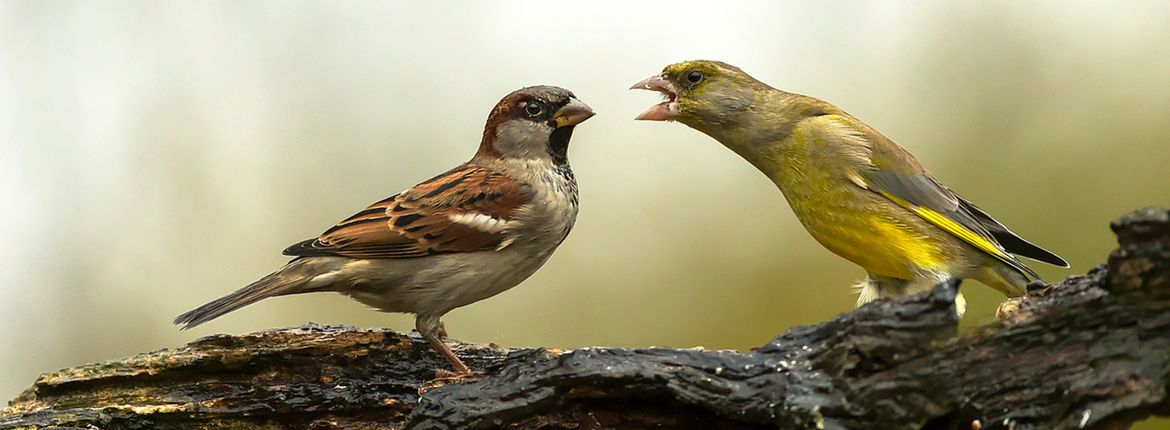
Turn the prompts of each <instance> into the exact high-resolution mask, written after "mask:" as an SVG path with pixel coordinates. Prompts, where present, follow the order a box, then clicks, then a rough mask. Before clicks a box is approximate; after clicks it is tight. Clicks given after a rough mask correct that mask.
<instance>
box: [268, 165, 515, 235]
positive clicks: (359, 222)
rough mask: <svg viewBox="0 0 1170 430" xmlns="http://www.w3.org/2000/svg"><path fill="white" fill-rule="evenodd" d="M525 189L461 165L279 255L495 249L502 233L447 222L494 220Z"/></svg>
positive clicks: (503, 216) (505, 213) (512, 205)
mask: <svg viewBox="0 0 1170 430" xmlns="http://www.w3.org/2000/svg"><path fill="white" fill-rule="evenodd" d="M527 194H528V193H527V192H526V191H525V187H523V186H522V185H521V184H519V183H517V182H516V181H514V180H512V179H510V178H508V177H506V176H503V175H501V174H498V173H494V172H491V171H488V170H486V169H484V168H482V167H479V166H476V165H473V164H465V165H462V166H460V167H457V168H455V169H452V170H450V171H448V172H446V173H443V174H441V175H438V176H436V177H434V178H431V179H429V180H427V181H426V182H423V183H421V184H418V185H416V186H415V187H413V188H411V189H410V190H407V191H404V192H402V193H401V194H397V195H394V196H391V197H389V198H387V199H385V200H382V201H379V202H377V203H374V204H372V205H370V206H369V207H367V208H366V209H365V210H362V211H361V212H358V213H357V214H355V215H354V216H351V217H349V218H347V219H345V220H344V221H341V222H340V223H338V224H337V225H335V226H334V227H332V228H330V229H329V230H326V231H325V232H324V233H322V234H321V236H319V237H317V238H316V239H309V240H306V241H302V242H300V243H297V244H295V245H293V246H290V247H288V249H285V251H284V253H285V255H294V256H311V255H335V256H343V257H350V258H411V257H422V256H427V255H432V254H443V253H453V252H472V251H482V250H490V249H496V248H497V247H499V246H500V244H501V243H504V241H505V240H506V239H507V233H506V232H503V231H484V230H481V229H477V228H475V227H473V226H469V225H465V224H461V223H457V222H454V221H452V219H451V217H452V216H453V215H458V214H469V213H470V214H483V215H487V216H490V217H492V218H496V219H500V220H508V219H510V218H511V216H512V213H513V211H515V210H516V209H517V208H519V207H520V206H521V205H523V204H524V203H526V202H527V200H528V197H527Z"/></svg>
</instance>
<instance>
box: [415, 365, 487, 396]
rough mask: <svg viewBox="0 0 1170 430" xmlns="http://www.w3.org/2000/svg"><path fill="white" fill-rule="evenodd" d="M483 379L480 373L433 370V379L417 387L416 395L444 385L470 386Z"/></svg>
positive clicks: (482, 374)
mask: <svg viewBox="0 0 1170 430" xmlns="http://www.w3.org/2000/svg"><path fill="white" fill-rule="evenodd" d="M483 377H484V373H483V372H480V371H475V372H467V373H455V372H452V371H450V370H447V369H435V379H432V380H430V381H427V382H425V383H423V384H422V386H421V387H418V395H419V396H422V395H423V394H426V393H427V391H430V390H433V389H435V388H439V387H442V386H444V385H452V384H470V383H472V382H475V381H478V380H480V379H483Z"/></svg>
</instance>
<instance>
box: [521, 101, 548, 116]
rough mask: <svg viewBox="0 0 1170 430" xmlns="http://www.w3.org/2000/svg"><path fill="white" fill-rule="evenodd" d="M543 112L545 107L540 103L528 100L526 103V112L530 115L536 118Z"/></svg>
mask: <svg viewBox="0 0 1170 430" xmlns="http://www.w3.org/2000/svg"><path fill="white" fill-rule="evenodd" d="M541 112H544V109H543V108H541V107H540V103H537V102H528V103H527V104H525V105H524V113H525V114H527V115H528V116H530V117H534V118H535V117H537V116H539V115H540V114H541Z"/></svg>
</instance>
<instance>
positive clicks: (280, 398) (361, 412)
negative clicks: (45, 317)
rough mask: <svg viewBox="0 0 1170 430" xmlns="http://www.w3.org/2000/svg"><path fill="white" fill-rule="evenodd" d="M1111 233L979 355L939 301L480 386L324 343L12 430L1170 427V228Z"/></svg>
mask: <svg viewBox="0 0 1170 430" xmlns="http://www.w3.org/2000/svg"><path fill="white" fill-rule="evenodd" d="M1112 227H1113V229H1114V231H1115V232H1116V233H1117V235H1118V239H1119V244H1120V247H1119V248H1118V249H1117V250H1115V251H1114V252H1113V253H1112V254H1110V255H1109V257H1108V261H1107V262H1106V263H1105V264H1102V265H1100V266H1098V267H1096V268H1094V269H1093V270H1091V271H1090V272H1089V273H1087V274H1085V275H1081V276H1074V277H1070V278H1068V279H1066V280H1064V281H1063V282H1061V283H1059V284H1054V285H1051V286H1042V285H1034V287H1035V288H1032V289H1031V290H1032V291H1031V292H1030V293H1029V295H1028V296H1026V297H1023V298H1021V299H1016V300H1013V301H1011V302H1009V303H1006V304H1005V305H1004V306H1003V307H1001V311H1002V315H1001V320H1000V321H999V322H998V323H995V324H992V325H989V326H986V327H982V328H980V329H978V330H975V331H974V332H971V333H967V334H964V335H962V336H958V335H956V328H957V324H958V321H957V319H956V318H955V316H954V312H953V306H954V304H953V300H954V296H955V290H954V289H953V288H952V287H950V286H947V285H941V286H939V287H937V288H935V290H934V291H933V292H932V293H930V294H927V295H923V296H918V297H912V298H907V299H901V300H881V301H878V302H875V303H872V304H870V305H867V306H864V307H862V308H860V309H858V310H856V311H853V312H848V313H845V314H841V315H839V316H838V317H836V318H834V319H833V320H831V321H828V322H825V323H823V324H819V325H815V326H808V327H797V328H793V329H791V330H788V331H786V332H784V333H782V334H780V335H779V336H777V337H776V338H775V339H772V340H771V341H769V342H768V343H766V344H764V345H762V346H760V347H758V348H756V349H755V350H753V351H750V352H735V351H710V350H700V349H665V348H651V349H623V348H587V349H578V350H569V351H561V350H551V349H504V348H499V347H495V346H492V345H469V344H459V345H458V346H457V347H456V348H455V350H456V353H457V354H458V355H459V356H460V357H461V358H462V359H463V360H464V361H465V362H467V364H468V365H469V366H471V367H472V368H473V369H480V370H482V373H481V374H480V375H478V376H477V377H474V378H465V379H463V380H459V381H444V380H442V379H440V380H436V379H435V376H436V375H435V369H440V368H445V367H446V366H445V362H443V361H441V359H440V358H438V356H437V355H436V354H434V353H432V352H431V350H430V349H429V347H428V346H427V345H426V343H425V342H424V341H422V340H421V339H419V338H417V337H414V336H410V335H405V334H400V333H395V332H392V331H389V330H360V329H354V328H349V327H338V326H318V325H309V326H305V327H299V328H292V329H280V330H269V331H263V332H258V333H253V334H248V335H243V336H227V335H220V336H211V337H206V338H203V339H199V340H197V341H195V342H192V343H190V344H188V345H186V346H184V347H182V348H177V349H168V350H161V351H156V352H151V353H145V354H140V355H137V356H134V357H129V358H126V359H122V360H116V361H110V362H106V363H99V364H91V365H85V366H80V367H76V368H72V369H65V370H61V371H58V372H54V373H49V374H45V375H42V376H41V377H40V378H39V379H38V380H37V381H36V382H35V384H34V385H33V386H32V387H31V388H29V389H28V390H27V391H25V392H24V393H23V394H22V395H21V396H20V397H18V398H16V399H14V400H12V401H11V402H10V405H9V407H8V408H6V409H3V410H0V429H14V428H45V427H53V426H62V427H77V428H102V429H107V428H108V429H179V428H183V429H186V428H270V429H285V428H314V429H349V428H366V429H494V428H509V429H607V428H614V429H639V428H683V429H692V428H693V429H709V428H720V429H724V428H726V429H758V428H782V429H790V428H798V429H799V428H809V429H821V428H823V429H877V428H880V429H972V428H981V429H997V428H1004V429H1009V428H1010V429H1052V428H1057V429H1075V428H1091V429H1116V428H1126V427H1128V425H1129V423H1131V422H1132V421H1134V420H1138V419H1143V418H1145V417H1147V416H1150V415H1168V414H1170V401H1168V400H1167V398H1166V396H1167V394H1166V392H1167V382H1168V380H1170V211H1167V210H1162V209H1148V210H1143V211H1139V212H1135V213H1133V214H1130V215H1127V216H1125V217H1123V218H1121V219H1119V220H1117V221H1115V222H1114V223H1113V225H1112ZM424 392H425V393H424ZM420 393H423V394H421V395H420Z"/></svg>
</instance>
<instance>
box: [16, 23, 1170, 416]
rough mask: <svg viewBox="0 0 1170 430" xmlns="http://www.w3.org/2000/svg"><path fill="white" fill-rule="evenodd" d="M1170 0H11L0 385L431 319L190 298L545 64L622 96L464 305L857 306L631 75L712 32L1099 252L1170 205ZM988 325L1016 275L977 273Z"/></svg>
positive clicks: (778, 76) (425, 168)
mask: <svg viewBox="0 0 1170 430" xmlns="http://www.w3.org/2000/svg"><path fill="white" fill-rule="evenodd" d="M1167 41H1170V3H1167V2H1161V1H1149V2H1098V1H1047V2H1019V1H988V2H962V3H959V2H954V3H950V2H936V1H915V2H906V1H878V2H864V3H862V2H856V3H855V2H815V3H811V2H810V3H807V4H805V3H801V4H797V3H790V4H788V3H776V2H745V3H726V4H723V5H719V6H716V5H714V4H712V3H709V2H703V3H694V4H689V3H683V2H657V3H638V4H632V3H626V2H613V3H605V2H490V3H489V2H468V3H463V4H458V5H456V4H439V3H424V2H401V3H398V2H329V3H325V2H275V1H273V2H243V3H241V2H229V1H218V2H210V1H209V2H177V3H159V2H151V3H142V2H111V1H104V2H64V1H10V0H6V1H2V2H0V145H2V146H0V151H2V154H3V155H2V156H0V193H2V194H0V197H2V199H3V202H4V205H3V207H4V210H3V211H0V237H3V238H4V239H5V241H6V244H7V245H6V246H4V247H3V248H2V250H0V264H2V266H0V273H4V274H5V276H4V279H3V281H0V398H11V397H12V396H14V395H16V394H17V393H18V392H19V391H20V390H21V389H22V388H24V387H26V386H27V385H28V384H30V383H31V382H32V381H33V379H34V378H35V377H36V375H37V374H39V373H41V372H44V371H50V370H54V369H58V368H62V367H66V366H72V365H78V364H82V363H86V362H92V361H99V360H106V359H113V358H117V357H122V356H126V355H130V354H134V353H136V352H140V351H146V350H153V349H157V348H164V347H174V346H178V345H181V344H183V343H184V342H187V341H190V340H192V339H194V338H196V337H199V336H204V335H208V334H212V333H221V332H228V333H243V332H249V331H254V330H260V329H265V328H270V327H279V326H290V325H298V324H302V323H305V322H307V321H315V322H319V323H337V324H351V325H357V326H367V327H373V326H385V327H392V328H394V329H397V330H402V331H405V330H408V329H410V328H411V327H412V324H411V322H410V319H409V317H406V316H402V315H388V314H381V313H378V312H373V311H367V310H366V309H364V308H363V306H362V305H359V304H358V303H356V302H353V301H350V300H349V299H346V298H344V297H341V296H338V295H329V294H319V295H306V296H301V297H286V298H277V299H273V300H268V301H264V302H262V303H260V304H257V305H254V306H251V307H249V308H246V309H244V310H242V311H238V312H235V313H232V314H230V315H228V316H226V317H224V318H222V319H220V320H217V321H215V322H213V323H210V324H207V325H204V326H201V327H199V328H197V329H195V330H192V331H189V332H179V331H178V330H177V329H176V327H174V326H172V325H171V324H170V321H171V319H172V318H173V317H174V316H175V315H177V314H179V313H180V312H183V311H186V310H188V309H190V308H192V307H194V306H197V305H199V304H202V303H204V302H205V301H208V300H210V299H213V298H215V297H218V296H219V295H221V294H223V293H227V292H229V291H232V290H234V289H236V288H238V287H240V286H242V285H244V284H246V283H248V282H250V281H252V280H254V279H256V278H258V277H260V276H262V275H264V274H266V273H268V272H269V271H271V270H273V269H275V268H277V267H279V266H280V265H281V264H282V263H283V262H285V261H286V258H284V257H282V256H281V255H280V251H281V250H282V249H283V248H284V247H285V246H286V245H289V244H291V243H294V242H296V241H298V240H301V239H305V238H308V237H312V236H315V235H316V234H318V233H320V232H321V231H322V230H324V229H325V228H327V227H329V226H331V225H332V224H333V223H334V222H336V221H337V220H339V219H342V218H344V217H346V216H349V215H351V214H352V213H354V212H356V211H357V210H360V209H361V208H363V207H364V206H365V205H366V204H367V203H370V202H373V201H376V200H379V199H381V198H383V197H385V196H388V195H391V194H394V193H396V192H398V191H400V190H402V189H405V188H406V187H408V186H410V185H412V184H414V183H416V182H418V181H420V180H423V179H425V178H428V177H430V176H431V175H433V174H435V173H438V172H441V171H443V170H446V169H447V168H449V167H452V166H454V165H456V164H458V163H460V162H462V161H464V160H465V159H467V158H468V157H470V155H471V154H472V153H473V152H474V150H475V148H476V146H477V145H478V142H479V136H480V133H481V130H482V126H483V122H484V118H485V117H486V115H487V112H488V110H489V109H490V108H491V107H492V105H494V104H495V102H496V101H497V100H499V98H500V97H501V96H503V95H504V94H506V93H508V92H509V91H512V90H514V89H516V88H519V87H522V86H526V85H533V84H552V85H559V86H563V87H566V88H569V89H571V90H573V91H574V92H575V93H576V94H577V95H578V96H579V97H580V98H581V99H582V100H584V101H585V102H586V103H588V104H590V105H591V106H592V107H593V108H594V109H595V110H596V111H597V112H598V116H597V117H595V118H594V119H592V120H590V121H589V122H587V123H585V124H584V125H583V126H582V127H580V128H579V129H578V131H577V133H576V135H575V136H574V140H573V143H572V148H571V150H570V157H571V159H572V164H573V168H574V169H575V171H576V173H577V177H578V180H579V182H580V187H581V202H582V209H581V213H580V217H579V219H578V224H577V227H576V229H574V231H573V233H572V235H570V236H569V239H568V241H566V243H565V244H564V245H563V246H562V247H561V249H560V250H559V251H558V252H557V254H556V256H554V257H553V258H552V259H551V260H550V261H549V263H548V264H547V265H545V267H544V269H543V270H541V271H540V272H538V273H537V274H536V275H534V276H533V277H532V278H531V279H529V280H528V281H526V282H525V283H523V284H522V285H520V286H519V287H517V288H515V289H513V290H511V291H508V292H507V293H505V294H502V295H500V296H497V297H495V298H492V299H490V300H487V301H485V302H481V303H478V304H476V305H473V306H470V307H468V308H464V309H459V310H456V311H454V312H452V313H451V314H449V315H448V316H447V318H446V319H445V321H446V324H447V328H448V330H449V332H450V333H451V334H452V336H453V337H456V338H459V339H462V340H466V341H470V342H495V343H498V344H501V345H506V346H515V347H522V346H537V345H549V346H557V347H564V348H573V347H580V346H586V345H608V346H624V347H643V346H651V345H659V346H676V347H691V346H704V347H707V348H734V349H748V348H751V347H753V346H755V345H759V344H761V343H762V342H765V341H766V340H767V339H769V338H770V337H772V336H773V335H775V334H777V333H779V332H780V331H781V330H784V329H786V328H788V327H792V326H794V325H798V324H812V323H816V322H819V321H823V320H826V319H828V318H830V317H832V316H833V315H835V314H837V313H840V312H842V311H846V310H849V309H851V308H852V307H853V303H854V300H855V298H854V296H853V294H851V292H850V289H849V288H848V286H849V285H851V284H852V283H854V282H855V281H857V280H858V279H860V278H861V277H862V276H863V273H862V271H861V270H860V269H858V268H856V267H854V266H853V265H851V264H849V263H847V262H845V261H844V260H842V259H839V258H837V257H836V256H833V255H831V254H830V253H828V252H827V251H824V250H823V249H821V248H820V247H819V246H818V245H817V244H816V243H815V242H814V241H813V240H812V239H811V238H809V237H808V236H807V234H806V233H805V232H804V231H803V229H802V228H801V227H800V225H799V224H798V223H797V221H796V219H795V218H794V217H793V216H792V214H791V212H790V211H789V209H788V206H787V204H786V203H785V202H784V201H783V199H782V198H781V195H780V193H779V192H778V191H777V190H776V189H775V188H774V187H773V185H772V184H771V183H769V182H768V181H767V180H766V179H765V178H764V176H763V175H762V174H760V173H758V172H757V171H755V170H754V169H753V168H752V167H750V166H749V165H748V164H747V163H746V162H744V161H742V160H740V159H738V158H737V157H736V156H735V155H734V154H732V153H731V152H730V151H728V150H726V149H725V148H723V147H721V146H720V145H719V144H718V143H716V142H715V141H713V140H711V139H710V138H708V137H706V136H704V135H702V134H700V133H698V132H695V131H692V130H689V129H687V128H686V127H684V126H682V125H679V124H664V123H645V122H635V121H632V120H631V118H632V117H633V116H634V115H636V114H637V113H639V112H641V111H642V110H643V109H644V108H646V107H647V106H649V105H650V104H653V103H656V102H657V101H658V100H659V98H658V96H657V95H655V94H652V93H647V92H630V91H627V90H626V88H627V87H628V86H629V85H631V84H633V83H634V82H636V81H638V80H641V79H642V78H645V77H647V76H649V75H651V74H654V73H657V72H658V71H659V70H661V68H662V67H663V66H664V65H666V64H668V63H672V62H676V61H680V60H686V59H695V58H710V59H719V60H724V61H727V62H730V63H732V64H736V65H739V66H741V67H742V68H743V69H744V70H746V71H748V72H749V73H751V74H753V75H754V76H756V77H758V78H760V79H761V80H764V81H765V82H768V83H770V84H772V85H774V86H776V87H778V88H782V89H786V90H790V91H795V92H800V93H804V94H809V95H814V96H817V97H820V98H824V99H827V100H829V101H832V102H834V103H836V104H837V105H839V106H841V107H843V108H844V109H846V110H848V111H849V112H851V113H853V114H854V115H856V116H857V117H859V118H861V119H862V120H864V121H866V122H868V123H869V124H871V125H873V126H874V127H876V128H877V129H879V130H881V131H882V132H883V133H885V134H886V135H888V136H890V137H892V138H893V139H894V140H895V141H897V142H899V143H900V144H902V145H903V146H905V147H906V148H908V149H910V150H911V151H912V152H914V153H915V154H917V155H918V157H919V159H920V160H921V161H922V162H923V163H924V164H925V165H926V166H928V168H929V169H931V171H932V172H933V173H934V174H935V175H936V176H937V177H939V178H940V179H941V180H942V181H943V182H945V183H946V184H948V185H949V186H950V187H952V188H953V189H955V190H956V191H958V192H959V193H961V194H963V195H964V196H966V197H967V198H969V199H971V200H973V201H974V202H976V203H978V204H979V205H980V206H981V207H983V208H984V209H986V210H988V211H989V212H991V213H992V214H994V215H996V216H997V217H998V218H1000V220H1001V221H1003V222H1005V223H1006V224H1008V225H1009V226H1011V227H1012V228H1013V229H1014V230H1016V231H1017V232H1019V233H1021V234H1023V235H1024V236H1025V237H1027V238H1029V239H1032V240H1033V241H1035V242H1037V243H1039V244H1042V245H1044V246H1046V247H1048V248H1050V249H1052V250H1054V251H1056V252H1058V253H1060V254H1061V255H1063V256H1064V257H1065V258H1067V259H1068V260H1069V261H1070V262H1072V264H1073V269H1072V270H1071V271H1065V270H1060V269H1054V268H1051V267H1047V266H1041V265H1035V268H1036V269H1037V270H1039V271H1040V272H1041V274H1043V275H1045V276H1046V277H1047V278H1049V279H1050V280H1055V279H1059V278H1061V277H1063V276H1066V275H1070V274H1075V273H1082V272H1084V271H1086V270H1087V269H1089V268H1090V267H1091V266H1092V265H1093V264H1096V263H1098V262H1102V261H1104V259H1105V256H1106V255H1107V253H1108V252H1109V251H1110V250H1111V249H1112V248H1113V244H1114V239H1113V236H1112V235H1111V234H1110V232H1109V230H1108V222H1109V221H1110V220H1111V219H1113V218H1114V217H1116V216H1118V215H1121V214H1123V213H1125V212H1127V211H1130V210H1132V209H1135V208H1138V207H1142V206H1150V205H1166V204H1167V203H1168V202H1170V187H1168V186H1167V180H1168V179H1170V176H1168V174H1167V166H1168V165H1170V126H1168V125H1167V124H1170V120H1168V118H1170V79H1168V76H1170V44H1168V43H1167ZM967 285H968V287H967V288H966V290H965V291H966V292H967V294H968V297H969V299H970V301H971V303H970V306H969V308H968V309H969V310H968V314H967V317H966V318H965V320H964V324H967V325H977V324H981V323H985V322H987V321H988V320H990V319H992V318H993V312H994V309H995V306H996V303H997V302H998V301H999V300H1000V299H1001V296H999V295H998V293H995V292H993V291H992V290H991V289H989V288H985V287H982V286H979V285H978V284H975V283H970V284H967Z"/></svg>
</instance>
